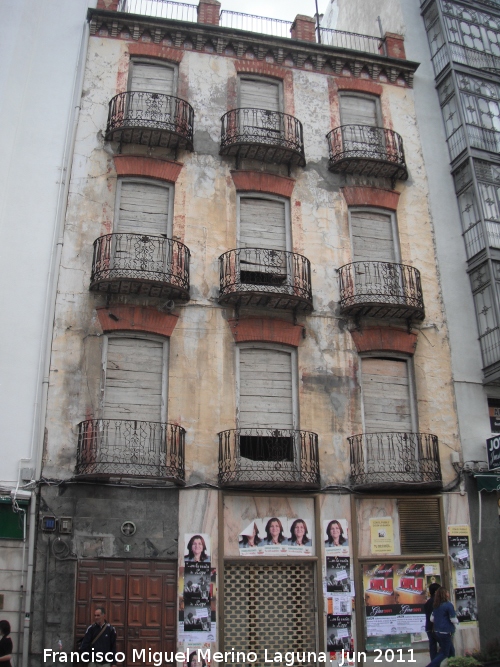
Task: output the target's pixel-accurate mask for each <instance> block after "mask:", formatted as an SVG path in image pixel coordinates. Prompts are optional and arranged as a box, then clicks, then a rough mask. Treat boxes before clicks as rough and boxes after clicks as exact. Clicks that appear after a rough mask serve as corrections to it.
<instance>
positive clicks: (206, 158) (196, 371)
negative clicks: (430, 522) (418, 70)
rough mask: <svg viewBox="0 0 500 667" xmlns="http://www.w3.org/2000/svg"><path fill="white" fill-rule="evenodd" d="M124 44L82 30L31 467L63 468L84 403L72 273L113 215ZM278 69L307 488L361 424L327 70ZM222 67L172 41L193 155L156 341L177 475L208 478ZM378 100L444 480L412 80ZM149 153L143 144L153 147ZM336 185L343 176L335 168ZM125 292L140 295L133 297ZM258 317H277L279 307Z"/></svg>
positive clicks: (221, 213)
mask: <svg viewBox="0 0 500 667" xmlns="http://www.w3.org/2000/svg"><path fill="white" fill-rule="evenodd" d="M126 50H127V42H126V41H124V40H112V39H105V38H101V37H91V39H90V48H89V54H88V62H87V74H86V80H85V84H84V91H85V93H84V97H83V100H82V111H81V120H80V124H79V128H78V136H77V144H76V155H75V162H74V165H73V170H72V175H71V191H70V200H69V205H68V212H67V221H66V230H65V245H64V255H63V262H62V265H63V268H62V270H61V274H60V279H59V294H58V304H57V312H56V326H55V331H54V347H53V363H52V372H51V377H50V392H49V416H48V424H47V427H48V438H47V450H46V463H45V475H46V476H57V477H61V476H63V477H70V476H71V475H72V474H73V468H74V462H75V452H76V426H77V424H78V422H79V421H82V420H83V419H85V418H88V417H89V416H96V415H97V414H98V409H99V382H100V379H99V378H100V364H101V356H100V355H101V352H100V348H101V341H102V337H101V336H100V335H99V334H100V330H99V327H98V323H97V320H96V316H95V307H96V306H102V305H104V304H105V301H104V297H102V296H96V295H94V294H92V293H89V291H88V284H89V279H90V270H91V261H92V244H93V242H94V240H95V239H96V238H97V237H98V236H100V235H101V234H103V233H106V232H109V231H110V230H111V229H112V224H113V217H114V206H115V191H116V174H115V171H114V163H113V159H112V155H111V151H110V147H109V146H108V145H107V144H105V143H104V142H103V130H104V128H105V125H106V117H107V106H108V102H109V100H110V99H111V97H112V96H113V95H114V94H115V93H116V91H117V89H118V87H120V86H121V83H120V76H121V77H122V78H123V74H122V75H120V67H122V66H123V62H124V60H125V59H126ZM292 72H293V96H294V98H293V99H294V106H295V110H296V111H295V113H296V114H297V116H298V117H299V119H301V120H302V121H303V124H304V132H305V147H306V158H307V161H308V165H307V167H306V169H304V170H302V169H294V171H293V173H292V176H293V177H294V178H295V179H296V183H295V188H294V192H293V195H292V199H291V211H292V216H291V217H292V236H293V249H294V251H296V252H299V253H302V254H304V255H305V256H306V257H308V258H309V259H310V260H311V262H312V285H313V295H314V306H315V310H314V312H313V313H312V315H310V316H307V317H305V316H299V323H300V324H303V325H304V326H305V328H306V338H305V340H303V341H302V343H301V345H300V347H299V351H298V360H299V361H298V363H299V391H300V427H301V428H302V429H310V430H313V431H315V432H317V433H318V434H319V442H320V450H321V471H322V480H323V484H325V485H326V484H335V483H337V484H342V483H346V482H347V480H348V474H349V463H348V447H347V442H346V437H347V436H349V435H351V434H352V433H358V432H360V430H361V412H360V388H359V384H358V377H357V373H358V356H357V354H356V351H355V348H354V345H353V342H352V339H351V336H350V334H349V332H348V330H347V326H346V325H347V323H346V322H345V321H344V320H343V319H340V318H339V314H338V299H339V291H338V277H337V273H336V271H335V269H336V268H338V267H340V266H342V265H343V264H346V263H348V262H349V261H351V259H352V258H351V250H350V241H349V228H348V217H347V206H346V203H345V200H344V198H343V196H342V194H341V192H340V190H339V185H340V184H341V177H339V176H338V175H334V174H330V173H329V172H328V171H327V161H326V156H327V145H326V141H325V139H324V136H325V134H326V133H327V132H328V131H329V130H330V129H331V125H330V122H331V121H330V103H329V88H330V86H329V85H328V77H327V76H325V75H324V74H319V73H312V72H304V71H299V70H292ZM235 76H236V73H235V69H234V61H233V59H231V58H224V57H220V56H214V55H211V54H203V53H196V52H189V51H186V52H185V53H184V56H183V59H182V61H181V62H180V64H179V77H180V78H182V79H183V80H184V81H186V82H187V89H188V93H187V97H188V101H189V102H190V103H191V104H192V105H193V107H194V109H195V114H196V116H195V129H196V133H195V152H194V153H192V154H191V153H187V152H183V153H182V154H181V155H180V156H179V159H180V161H181V162H182V163H183V164H184V166H183V168H182V170H181V172H180V176H179V178H178V181H177V183H176V186H175V201H174V224H173V236H174V237H175V238H178V239H180V240H182V242H183V243H185V244H186V245H187V246H188V247H189V248H190V250H191V295H192V298H191V301H190V302H189V303H188V304H187V305H184V306H182V305H177V307H176V310H175V312H176V313H177V314H179V315H180V317H179V322H178V325H177V327H176V329H175V330H174V332H173V335H172V338H171V346H170V371H169V399H168V419H169V420H170V421H174V422H176V423H180V424H181V425H183V426H184V427H185V428H186V429H187V442H186V474H187V481H188V483H192V482H195V481H200V480H201V479H203V480H205V481H209V482H212V483H213V482H215V481H216V474H217V461H216V453H217V433H218V432H219V431H221V430H224V429H227V428H234V426H235V422H234V419H235V389H234V388H235V377H234V372H235V369H234V353H233V350H234V343H233V340H232V336H231V334H230V330H229V327H228V325H227V323H226V319H227V318H228V317H231V316H233V311H232V309H225V308H221V307H220V306H218V304H217V295H218V291H219V284H218V282H219V281H218V278H219V276H218V271H219V269H218V256H219V255H220V254H221V253H222V252H224V251H226V250H228V249H230V248H233V247H235V244H236V222H235V221H236V192H235V189H234V185H233V182H232V178H231V176H230V170H231V169H232V168H234V163H233V160H232V159H226V158H221V157H219V156H218V155H217V153H218V141H219V134H220V121H219V119H220V116H221V115H222V114H223V113H224V112H225V111H226V110H227V99H226V95H227V82H228V79H230V78H231V77H235ZM206 100H210V104H206ZM382 104H383V107H384V109H385V111H384V114H385V115H387V116H388V117H389V118H390V120H391V123H392V126H393V127H394V129H395V130H396V131H398V132H399V133H400V134H401V135H402V136H403V138H404V143H405V151H406V157H407V163H408V168H409V172H410V179H409V181H408V182H407V183H406V184H402V183H400V184H398V185H397V189H398V190H399V191H400V192H401V197H400V203H399V207H398V227H399V236H400V245H401V255H402V261H403V263H408V264H412V265H414V266H415V267H417V268H418V269H419V270H420V271H421V274H422V283H423V291H424V299H425V305H426V319H425V321H424V323H423V324H422V325H421V329H422V332H421V333H420V334H419V338H418V345H417V350H416V354H415V359H414V366H415V375H416V387H417V391H416V395H417V401H418V417H419V429H420V431H422V432H431V433H436V434H437V435H438V436H439V439H440V447H441V460H442V466H443V474H444V482H445V483H447V482H449V481H451V480H452V479H453V478H454V471H453V469H452V468H451V465H450V463H449V452H450V451H451V450H456V449H458V448H459V443H458V429H457V421H456V414H455V406H454V402H453V393H452V387H451V367H450V355H449V348H448V337H447V330H446V325H445V322H444V320H443V312H442V303H441V297H440V292H439V285H438V277H437V272H436V268H435V252H434V237H433V229H432V225H431V221H430V217H429V204H428V187H427V181H426V175H425V168H424V163H423V157H422V153H421V149H420V137H419V132H418V128H417V125H416V120H415V111H414V100H413V91H412V90H410V89H407V88H403V87H401V86H398V85H389V84H387V85H383V84H382ZM158 153H159V151H158V149H152V150H151V155H153V156H155V155H158ZM278 171H279V170H278ZM360 180H362V179H357V180H356V183H357V184H359V181H360ZM342 183H343V181H342ZM346 183H347V184H353V183H354V179H353V178H352V177H347V179H346ZM122 298H124V297H122ZM130 301H133V299H130ZM135 302H136V303H144V304H145V303H146V301H141V299H140V298H138V297H136V298H135ZM148 303H149V305H153V306H154V305H155V303H154V302H153V303H152V302H151V301H149V302H148ZM156 305H157V304H156ZM249 313H251V314H252V315H257V314H258V313H257V312H256V311H255V310H253V311H249ZM260 314H262V313H260ZM265 315H266V316H278V317H282V318H284V319H288V320H291V315H290V314H287V313H269V312H266V313H265Z"/></svg>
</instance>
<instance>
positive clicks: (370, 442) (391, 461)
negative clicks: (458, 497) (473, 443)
mask: <svg viewBox="0 0 500 667" xmlns="http://www.w3.org/2000/svg"><path fill="white" fill-rule="evenodd" d="M348 441H349V446H350V457H351V484H352V486H354V487H356V488H357V489H366V490H368V489H372V490H375V489H394V488H400V489H412V488H413V489H414V488H416V487H420V488H427V489H438V488H441V486H442V477H441V464H440V461H439V446H438V438H437V436H435V435H432V434H430V433H391V432H388V433H361V434H359V435H353V436H351V437H350V438H348Z"/></svg>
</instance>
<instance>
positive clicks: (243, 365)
mask: <svg viewBox="0 0 500 667" xmlns="http://www.w3.org/2000/svg"><path fill="white" fill-rule="evenodd" d="M292 363H293V359H292V353H291V352H287V351H281V350H273V349H265V348H242V349H240V350H239V428H240V429H242V434H241V437H240V450H241V451H240V453H241V456H242V457H244V458H248V459H252V460H254V461H276V460H278V459H279V460H283V461H293V460H294V451H293V436H292V434H291V432H290V431H291V430H292V429H294V428H295V419H294V396H293V380H292Z"/></svg>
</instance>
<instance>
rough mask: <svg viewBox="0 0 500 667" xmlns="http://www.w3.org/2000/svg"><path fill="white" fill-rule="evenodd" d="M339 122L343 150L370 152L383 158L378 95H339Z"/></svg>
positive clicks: (355, 152)
mask: <svg viewBox="0 0 500 667" xmlns="http://www.w3.org/2000/svg"><path fill="white" fill-rule="evenodd" d="M340 122H341V124H342V144H343V150H344V151H349V152H351V151H352V152H354V154H361V155H362V154H367V153H368V154H372V156H373V157H374V158H378V159H384V158H385V153H386V150H385V149H386V146H385V135H384V132H383V131H382V130H380V129H378V128H380V126H381V123H380V108H379V99H378V97H370V96H368V95H354V94H343V95H341V96H340Z"/></svg>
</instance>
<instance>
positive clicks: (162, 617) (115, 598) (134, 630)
mask: <svg viewBox="0 0 500 667" xmlns="http://www.w3.org/2000/svg"><path fill="white" fill-rule="evenodd" d="M176 581H177V563H176V562H175V561H171V562H165V561H164V562H161V561H128V560H127V561H125V560H106V559H98V560H85V561H81V562H80V563H79V564H78V579H77V590H76V614H75V637H76V638H80V637H83V635H84V634H85V630H86V629H87V627H88V626H89V624H90V623H91V622H93V616H94V609H95V607H99V606H103V607H104V608H105V610H106V618H107V620H108V621H109V623H111V625H114V627H115V628H116V632H117V650H118V651H122V652H123V653H125V655H126V658H127V659H126V662H125V663H122V665H133V664H138V662H140V664H141V665H150V664H152V663H151V662H148V660H147V656H148V653H149V651H148V650H149V648H151V651H152V652H153V651H174V652H175V650H176V645H175V627H176V623H175V618H176ZM143 648H144V649H146V659H145V660H140V661H137V660H136V661H135V662H132V651H133V649H137V650H138V651H141V649H143Z"/></svg>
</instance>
